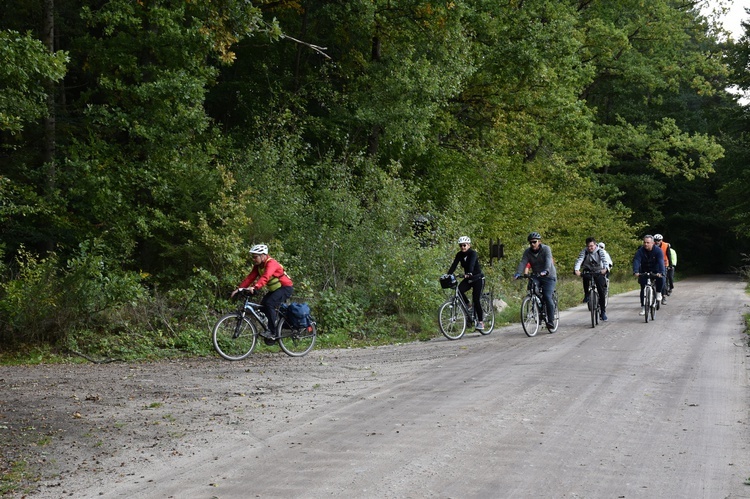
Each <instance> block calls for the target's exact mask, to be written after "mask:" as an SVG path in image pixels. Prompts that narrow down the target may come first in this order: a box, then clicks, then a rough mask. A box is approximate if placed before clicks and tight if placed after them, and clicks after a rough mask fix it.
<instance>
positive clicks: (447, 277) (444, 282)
mask: <svg viewBox="0 0 750 499" xmlns="http://www.w3.org/2000/svg"><path fill="white" fill-rule="evenodd" d="M440 287H441V288H443V289H449V288H455V287H456V276H454V275H453V274H443V275H441V276H440Z"/></svg>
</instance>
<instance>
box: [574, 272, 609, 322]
mask: <svg viewBox="0 0 750 499" xmlns="http://www.w3.org/2000/svg"><path fill="white" fill-rule="evenodd" d="M597 274H598V272H592V271H591V270H581V277H583V276H590V279H589V280H588V281H589V284H588V287H587V288H586V296H587V297H588V306H589V311H590V312H591V327H596V325H597V324H599V317H600V316H601V313H602V304H601V302H600V299H599V298H600V297H599V291H598V290H597V288H596V280H595V279H594V277H595V276H596V275H597ZM607 284H609V283H607ZM604 293H605V296H604V300H607V295H608V294H609V291H605V292H604ZM606 303H607V302H606V301H604V304H605V307H606Z"/></svg>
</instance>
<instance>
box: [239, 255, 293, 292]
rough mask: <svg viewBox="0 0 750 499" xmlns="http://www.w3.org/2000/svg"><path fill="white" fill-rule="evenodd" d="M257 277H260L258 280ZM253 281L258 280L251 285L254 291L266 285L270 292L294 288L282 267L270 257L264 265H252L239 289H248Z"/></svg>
mask: <svg viewBox="0 0 750 499" xmlns="http://www.w3.org/2000/svg"><path fill="white" fill-rule="evenodd" d="M258 276H260V279H258ZM255 279H258V282H256V283H255V285H253V288H254V289H255V290H256V291H257V290H259V289H260V288H262V287H263V286H266V285H268V289H269V290H270V291H276V290H277V289H279V288H280V287H282V286H294V284H293V283H292V280H291V279H290V278H289V276H288V275H286V272H284V267H282V266H281V264H280V263H279V262H277V261H276V260H274V259H273V258H270V257H269V258H268V259H267V260H266V261H265V262H264V263H261V264H259V265H253V270H252V271H250V273H249V274H248V275H247V277H245V280H244V281H242V283H241V284H240V286H239V287H240V288H247V287H250V284H252V283H253V282H255ZM279 284H280V285H279Z"/></svg>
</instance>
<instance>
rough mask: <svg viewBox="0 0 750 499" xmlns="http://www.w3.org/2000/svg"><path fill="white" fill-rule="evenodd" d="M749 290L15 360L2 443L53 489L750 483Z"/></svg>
mask: <svg viewBox="0 0 750 499" xmlns="http://www.w3.org/2000/svg"><path fill="white" fill-rule="evenodd" d="M749 303H750V300H748V298H747V296H746V295H745V293H744V284H743V283H741V282H739V281H738V280H736V279H735V278H733V277H728V276H712V277H704V278H695V279H689V280H685V281H681V282H679V283H678V287H677V288H676V289H675V294H674V295H673V296H672V297H671V299H670V300H669V303H668V304H667V305H665V306H664V307H662V309H661V311H660V312H659V313H658V314H657V317H656V321H655V322H653V323H649V324H645V323H644V322H643V318H642V317H640V316H638V305H637V295H636V294H634V293H627V294H625V295H619V296H616V297H613V298H612V299H611V301H610V308H609V311H608V315H609V318H610V321H609V322H608V323H605V324H602V325H600V326H599V327H597V328H596V329H592V328H591V327H590V323H589V316H588V312H587V311H586V309H585V307H583V306H581V307H577V308H576V309H574V310H570V311H567V312H564V313H563V314H562V317H561V327H560V330H559V332H557V333H556V334H554V335H549V334H547V333H546V332H544V333H541V332H540V334H539V335H538V336H537V337H535V338H527V337H526V336H525V335H524V334H523V332H522V330H521V328H520V325H515V326H511V327H507V328H502V329H497V330H495V331H494V332H493V333H492V334H491V335H490V336H487V337H481V336H478V335H468V336H466V337H464V338H463V339H462V340H458V341H447V340H442V339H436V340H434V341H431V342H427V343H416V344H409V345H398V346H391V347H383V348H373V349H362V350H345V351H333V350H329V351H314V352H312V353H311V354H310V355H309V356H308V357H305V358H303V359H292V358H289V357H286V356H285V355H283V354H279V355H275V356H265V357H263V356H254V357H251V358H250V359H248V360H246V361H242V362H237V363H230V362H226V361H222V360H220V359H219V358H210V359H198V360H191V361H180V362H164V363H158V364H137V365H124V364H109V365H86V366H35V367H23V368H19V367H12V368H9V367H1V368H0V386H2V391H0V449H2V452H3V455H4V457H5V459H6V460H12V458H13V456H14V455H16V456H17V455H19V453H22V452H23V453H26V454H25V455H27V456H28V455H29V454H28V453H29V452H31V453H32V454H33V455H34V456H35V459H36V460H37V461H38V462H40V463H43V464H44V467H43V470H44V473H45V475H44V477H43V479H42V480H41V481H40V482H38V483H37V484H35V486H34V487H32V489H31V491H32V493H31V495H32V496H33V497H45V498H46V497H55V498H57V497H117V498H120V497H122V498H126V497H127V498H130V497H154V498H162V497H163V498H168V497H174V498H222V499H226V498H246V497H261V498H263V497H347V498H349V497H393V498H395V497H399V498H400V497H415V498H416V497H435V498H462V497H524V498H525V497H535V498H536V497H555V498H558V497H566V498H655V497H675V498H676V497H690V498H727V497H729V498H740V497H746V498H750V485H746V484H745V483H744V482H745V481H746V480H748V478H750V426H749V425H748V418H749V416H750V414H749V412H750V390H748V388H749V384H748V354H749V352H750V349H748V347H747V337H746V335H745V334H743V323H742V314H743V313H747V312H749V311H750V309H749V308H747V307H748V304H749ZM6 437H9V438H6ZM29 443H34V444H36V446H32V447H29V446H28V444H29Z"/></svg>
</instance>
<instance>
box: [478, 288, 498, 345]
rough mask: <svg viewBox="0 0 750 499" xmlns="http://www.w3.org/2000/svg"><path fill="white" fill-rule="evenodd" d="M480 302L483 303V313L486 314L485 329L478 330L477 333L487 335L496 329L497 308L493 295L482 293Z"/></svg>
mask: <svg viewBox="0 0 750 499" xmlns="http://www.w3.org/2000/svg"><path fill="white" fill-rule="evenodd" d="M480 301H481V303H482V313H483V314H484V329H478V330H477V331H479V332H480V333H482V334H484V335H487V334H490V333H491V332H492V329H493V328H494V327H495V306H494V305H493V303H492V293H482V298H481V299H480Z"/></svg>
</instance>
